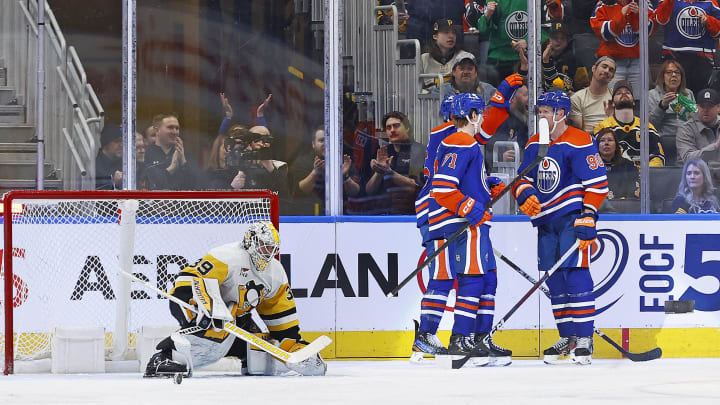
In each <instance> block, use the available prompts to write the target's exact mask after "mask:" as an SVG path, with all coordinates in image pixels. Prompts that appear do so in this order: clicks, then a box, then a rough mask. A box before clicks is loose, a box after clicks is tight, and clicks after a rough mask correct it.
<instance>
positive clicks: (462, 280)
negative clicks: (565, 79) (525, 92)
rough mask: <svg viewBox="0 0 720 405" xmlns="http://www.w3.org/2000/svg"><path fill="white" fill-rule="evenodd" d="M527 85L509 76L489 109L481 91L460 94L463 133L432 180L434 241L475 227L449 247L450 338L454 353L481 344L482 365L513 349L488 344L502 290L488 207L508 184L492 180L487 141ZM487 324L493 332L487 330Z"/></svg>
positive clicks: (457, 109) (449, 144)
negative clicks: (453, 287)
mask: <svg viewBox="0 0 720 405" xmlns="http://www.w3.org/2000/svg"><path fill="white" fill-rule="evenodd" d="M520 85H522V78H521V77H520V76H518V75H512V76H510V77H508V78H507V79H506V80H505V81H504V82H503V83H502V84H501V85H500V87H499V88H498V91H497V92H496V95H495V96H493V99H492V104H493V105H492V107H491V108H490V109H489V110H488V111H486V112H485V115H484V118H483V115H481V114H482V113H483V111H484V110H485V103H484V102H483V100H482V99H481V98H480V97H478V96H477V95H476V94H472V93H464V94H460V95H456V96H455V99H454V100H453V104H452V110H451V113H452V118H453V122H454V125H455V127H456V128H457V132H455V133H454V134H452V135H450V136H448V137H446V138H445V139H444V140H443V141H442V142H441V143H440V145H439V146H438V149H437V154H436V159H435V164H434V166H435V174H434V175H433V176H432V179H431V184H432V185H431V197H432V198H430V201H429V202H430V205H429V214H428V223H429V237H430V238H431V239H439V240H446V239H447V238H448V237H449V236H450V235H451V234H453V233H454V232H456V231H457V230H458V229H460V228H461V227H463V226H464V225H465V224H466V223H468V222H469V223H470V224H471V225H472V226H470V227H469V228H467V231H466V232H465V233H464V234H463V235H462V236H460V237H458V238H457V239H456V240H455V241H454V242H453V243H452V245H450V246H449V249H450V250H449V252H448V254H447V256H448V257H451V258H455V260H449V267H450V268H451V272H452V275H453V276H455V277H457V280H458V292H457V298H456V301H455V322H454V325H453V330H452V335H451V337H450V346H449V350H448V351H449V354H450V355H451V356H465V355H467V354H469V353H470V351H472V350H473V348H474V347H475V346H476V345H481V347H480V350H477V353H478V356H476V359H475V360H474V364H476V365H485V364H488V363H489V362H490V361H491V360H492V362H493V363H496V364H503V365H506V364H509V362H510V358H511V356H512V352H511V351H509V350H505V349H503V348H501V347H499V346H497V345H495V343H494V342H492V341H490V344H488V345H487V346H486V345H485V344H484V343H483V342H482V339H483V338H484V336H485V334H486V333H487V332H488V331H489V329H490V328H489V327H488V326H492V317H493V315H494V307H495V305H494V297H495V290H496V288H497V273H496V271H495V270H496V268H497V266H496V265H495V259H494V256H493V254H492V244H491V243H490V235H489V229H490V226H489V225H487V224H485V222H486V221H488V220H490V219H491V218H492V214H491V213H490V212H489V211H487V210H486V205H487V204H488V203H489V202H490V200H491V197H492V196H493V195H497V193H500V192H501V191H502V189H503V188H504V186H505V185H504V184H503V183H502V182H501V181H500V180H499V179H498V178H488V177H487V173H486V172H485V166H484V165H483V155H482V150H481V145H484V144H485V143H487V140H488V139H489V137H490V136H491V135H492V134H493V133H494V132H495V131H496V130H497V128H498V127H499V126H500V125H501V124H502V122H503V121H504V120H505V118H507V116H508V113H507V106H508V105H509V100H510V99H511V98H512V95H513V94H514V92H515V90H517V88H518V87H519V86H520ZM483 327H487V328H486V329H487V330H482V328H483Z"/></svg>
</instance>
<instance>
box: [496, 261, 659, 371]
mask: <svg viewBox="0 0 720 405" xmlns="http://www.w3.org/2000/svg"><path fill="white" fill-rule="evenodd" d="M493 252H495V256H497V257H499V258H500V260H502V261H504V262H505V263H506V264H507V265H508V266H510V267H511V268H512V269H513V270H515V271H516V272H518V273H519V274H520V275H521V276H523V277H525V279H526V280H527V281H529V282H531V283H533V284H535V283H536V281H535V279H534V278H533V277H532V276H531V275H529V274H527V273H526V272H525V271H523V269H521V268H520V267H518V265H517V264H515V263H513V262H512V260H510V259H509V258H508V257H507V256H505V255H503V254H502V253H500V252H499V251H498V250H497V249H495V248H493ZM540 291H542V292H543V293H544V294H545V296H546V297H548V298H550V291H549V290H548V289H547V288H546V287H542V286H541V287H540ZM594 331H595V333H597V334H598V335H599V336H600V337H601V338H603V339H604V340H605V341H606V342H608V343H609V344H610V346H612V347H614V348H615V349H617V350H618V351H619V352H620V353H622V354H623V356H625V357H627V358H628V359H630V361H650V360H655V359H659V358H660V356H662V349H661V348H659V347H656V348H654V349H652V350H649V351H647V352H642V353H633V352H629V351H627V350H625V348H623V347H622V346H620V345H619V344H617V343H616V342H615V341H614V340H612V339H610V337H609V336H607V335H606V334H604V333H603V332H602V331H601V330H599V329H598V328H594Z"/></svg>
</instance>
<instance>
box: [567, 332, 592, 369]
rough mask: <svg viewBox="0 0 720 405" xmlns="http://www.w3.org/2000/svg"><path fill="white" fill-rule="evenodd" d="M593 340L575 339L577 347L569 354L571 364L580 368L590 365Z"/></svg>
mask: <svg viewBox="0 0 720 405" xmlns="http://www.w3.org/2000/svg"><path fill="white" fill-rule="evenodd" d="M592 353H593V338H592V336H591V337H579V338H577V347H575V350H573V351H572V353H571V358H572V361H573V363H575V364H579V365H581V366H585V365H588V364H590V363H592Z"/></svg>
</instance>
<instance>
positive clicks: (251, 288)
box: [171, 242, 299, 339]
mask: <svg viewBox="0 0 720 405" xmlns="http://www.w3.org/2000/svg"><path fill="white" fill-rule="evenodd" d="M193 277H202V278H205V279H207V278H214V279H217V280H218V284H219V285H220V295H221V296H222V299H223V301H224V302H225V305H226V306H228V307H229V308H230V311H231V313H232V314H233V315H234V316H235V317H236V318H237V317H240V316H242V315H244V314H246V313H249V312H250V311H251V310H252V309H253V308H256V309H257V311H258V314H260V318H262V320H263V322H264V323H265V325H267V327H268V329H269V330H270V333H271V335H273V337H275V336H284V337H288V336H287V334H288V332H290V335H294V334H296V332H297V331H298V330H299V329H298V319H297V312H296V308H295V300H294V299H293V295H292V291H291V290H290V284H289V282H288V279H287V275H286V274H285V270H284V269H283V266H282V264H280V262H279V261H277V260H276V259H272V261H271V262H270V265H269V266H268V267H267V268H265V270H262V271H258V270H255V266H254V265H253V264H252V262H251V261H250V255H249V254H248V253H247V251H246V250H245V249H243V248H242V245H241V243H240V242H233V243H228V244H226V245H222V246H219V247H216V248H214V249H212V250H210V252H208V253H207V254H206V255H205V256H203V258H202V259H200V260H198V261H197V262H196V263H193V264H192V265H190V266H188V267H186V268H184V269H183V270H182V271H181V272H180V274H179V275H178V277H177V279H176V280H175V286H174V287H173V289H172V291H171V294H172V295H174V296H176V297H178V298H180V299H182V300H183V301H186V302H190V299H192V296H193V295H192V290H191V282H192V279H193ZM171 311H172V312H173V315H175V317H176V318H178V316H177V315H180V314H178V313H177V312H178V311H183V312H186V311H184V310H182V309H180V307H179V306H177V305H173V304H171ZM182 316H184V317H185V319H186V321H188V322H189V321H190V320H191V319H192V316H193V315H191V314H186V313H183V314H182ZM218 333H219V334H226V333H227V332H225V331H222V332H218ZM217 338H221V339H222V338H224V336H218V337H217Z"/></svg>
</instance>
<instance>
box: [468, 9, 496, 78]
mask: <svg viewBox="0 0 720 405" xmlns="http://www.w3.org/2000/svg"><path fill="white" fill-rule="evenodd" d="M486 5H487V0H465V15H464V21H463V28H466V29H465V33H466V34H467V33H468V32H472V33H473V34H474V35H477V39H478V43H477V45H473V44H470V43H469V41H468V40H467V36H466V40H465V49H467V50H468V51H470V52H472V53H473V54H475V56H476V57H477V58H478V65H479V66H480V67H484V65H486V64H487V57H488V47H489V46H490V41H489V39H490V37H489V36H488V35H487V34H480V33H479V32H477V26H478V20H479V19H480V18H482V16H483V14H485V6H486ZM474 46H477V49H476V50H471V49H472V48H473V47H474Z"/></svg>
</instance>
